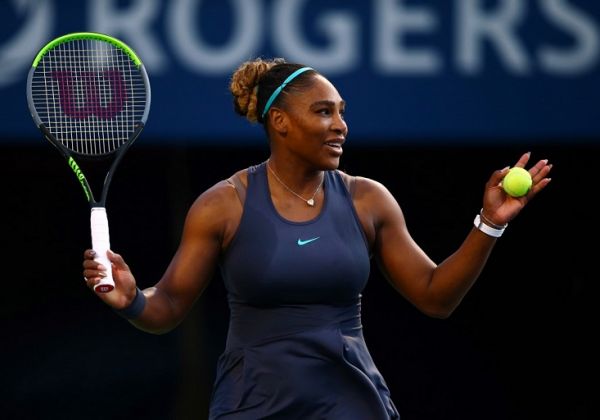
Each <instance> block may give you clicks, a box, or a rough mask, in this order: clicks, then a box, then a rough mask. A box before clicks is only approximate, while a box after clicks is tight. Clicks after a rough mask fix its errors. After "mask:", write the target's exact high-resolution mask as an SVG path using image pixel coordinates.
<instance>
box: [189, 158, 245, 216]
mask: <svg viewBox="0 0 600 420" xmlns="http://www.w3.org/2000/svg"><path fill="white" fill-rule="evenodd" d="M244 172H245V170H242V171H238V172H236V175H237V174H240V175H241V174H242V173H244ZM240 178H241V177H240ZM241 211H242V208H241V203H240V201H239V198H238V196H237V193H236V189H235V186H234V185H233V184H232V183H231V182H230V181H229V180H228V179H224V180H221V181H219V182H217V183H216V184H214V185H213V186H212V187H210V188H209V189H207V190H206V191H204V192H202V193H201V194H200V195H199V196H198V197H197V198H196V200H194V203H193V204H192V206H191V207H190V209H189V211H188V216H187V217H188V220H189V221H190V222H194V221H198V222H202V223H203V224H204V225H205V226H214V225H219V224H223V223H226V222H228V221H229V220H230V219H231V218H235V217H236V216H237V215H239V214H241Z"/></svg>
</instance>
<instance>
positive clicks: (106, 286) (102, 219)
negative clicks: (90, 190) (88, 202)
mask: <svg viewBox="0 0 600 420" xmlns="http://www.w3.org/2000/svg"><path fill="white" fill-rule="evenodd" d="M90 225H91V228H92V248H93V249H94V251H95V252H96V258H94V261H96V262H98V263H100V264H102V265H103V266H104V267H106V277H103V278H102V280H101V281H100V283H98V284H97V285H95V286H94V291H96V292H100V293H107V292H110V291H111V290H113V289H114V288H115V282H114V280H113V277H112V268H111V267H112V266H111V264H110V261H109V260H108V256H107V251H108V250H109V249H110V238H109V235H108V218H107V217H106V209H105V208H104V207H92V212H91V217H90Z"/></svg>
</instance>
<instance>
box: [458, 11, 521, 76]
mask: <svg viewBox="0 0 600 420" xmlns="http://www.w3.org/2000/svg"><path fill="white" fill-rule="evenodd" d="M482 2H483V0H458V2H457V3H458V5H457V6H458V7H457V13H456V18H457V19H456V22H455V28H456V40H457V42H456V43H457V55H456V61H457V65H458V67H459V68H460V69H461V70H463V71H464V72H465V73H468V74H476V73H480V72H481V68H482V61H483V51H482V45H483V41H484V40H488V41H490V43H491V44H492V45H494V46H495V47H496V51H497V52H498V56H499V58H500V59H501V61H502V62H503V63H504V65H505V66H506V67H507V68H508V69H509V70H510V71H511V72H512V73H515V74H526V73H528V72H529V70H530V64H529V59H528V57H527V53H526V51H525V49H524V48H523V46H522V45H521V43H520V42H519V39H518V37H517V36H516V34H515V32H516V27H517V25H520V24H521V23H522V21H523V17H524V11H525V9H524V7H525V2H524V1H523V0H502V1H499V2H497V6H496V10H495V11H494V12H493V13H487V14H484V13H483V11H482V8H483V7H482Z"/></svg>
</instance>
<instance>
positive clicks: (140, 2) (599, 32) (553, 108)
mask: <svg viewBox="0 0 600 420" xmlns="http://www.w3.org/2000/svg"><path fill="white" fill-rule="evenodd" d="M0 22H1V24H0V97H1V98H2V100H1V102H0V119H1V120H0V121H1V124H0V141H1V143H0V144H8V143H15V142H21V143H22V142H32V143H33V142H34V141H36V140H35V139H38V140H37V141H39V134H38V132H37V130H36V128H35V126H34V125H33V122H32V120H31V117H30V115H29V111H28V109H27V102H26V98H25V82H26V77H27V72H28V70H29V67H30V66H31V63H32V61H33V58H34V56H35V55H36V53H37V51H38V50H39V49H40V48H41V47H42V46H43V45H44V44H45V43H47V42H48V41H49V40H51V39H52V38H54V37H56V36H59V35H63V34H65V33H69V32H76V31H94V32H102V33H106V34H109V35H111V36H114V37H117V38H119V39H121V40H123V41H124V42H125V43H127V44H128V45H130V46H131V47H132V48H133V49H134V50H135V51H136V53H137V54H138V55H139V56H140V58H141V59H142V61H144V63H145V64H146V67H147V69H148V72H149V75H150V81H151V85H152V98H153V101H152V109H151V111H150V117H149V120H148V124H147V127H146V129H145V131H144V133H143V135H142V137H143V139H144V140H143V141H144V142H151V143H154V142H156V143H162V142H170V143H172V142H188V143H193V144H208V143H213V144H220V145H227V144H253V143H254V144H256V143H258V142H262V141H264V133H263V131H262V128H261V127H258V126H256V127H253V126H252V125H251V124H249V123H248V122H246V121H245V120H244V119H243V118H241V117H239V116H237V115H236V114H235V113H234V111H233V106H232V100H231V96H230V94H229V92H228V82H229V78H230V76H231V73H232V72H233V70H234V69H235V68H236V67H237V66H238V65H239V64H240V63H242V62H243V61H245V60H248V59H251V58H254V57H256V56H262V57H285V58H286V59H287V60H288V61H294V62H300V63H303V64H306V65H309V66H312V67H314V68H316V69H317V70H319V71H320V72H321V73H323V74H324V75H325V76H326V77H328V78H329V79H330V80H331V81H332V82H333V83H334V84H335V85H336V86H337V88H338V90H339V91H340V93H341V95H342V97H343V98H344V99H345V100H346V101H347V103H348V107H347V121H348V125H349V128H350V137H351V138H352V139H353V140H355V141H357V142H359V143H361V144H364V145H376V144H405V143H416V142H427V143H446V144H448V143H464V142H469V141H476V142H495V141H507V140H508V141H516V142H518V141H527V142H529V143H531V141H539V142H542V141H548V140H556V139H559V140H560V141H566V140H569V139H576V140H582V139H583V140H586V141H588V140H589V141H598V140H600V108H599V107H598V99H597V98H598V95H599V93H600V92H599V87H600V71H599V70H600V2H598V1H595V0H589V1H584V0H536V1H534V0H421V1H416V0H373V1H360V0H357V1H349V0H337V1H336V0H272V1H268V0H204V1H202V0H171V1H168V0H129V1H119V0H87V1H76V0H73V1H64V0H61V1H58V0H5V1H2V2H0Z"/></svg>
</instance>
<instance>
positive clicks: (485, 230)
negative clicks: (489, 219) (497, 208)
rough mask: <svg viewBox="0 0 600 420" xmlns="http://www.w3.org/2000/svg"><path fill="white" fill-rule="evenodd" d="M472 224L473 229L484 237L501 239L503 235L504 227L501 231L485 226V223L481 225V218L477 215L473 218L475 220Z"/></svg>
mask: <svg viewBox="0 0 600 420" xmlns="http://www.w3.org/2000/svg"><path fill="white" fill-rule="evenodd" d="M473 224H474V225H475V227H476V228H477V229H479V230H480V231H482V232H483V233H485V234H486V235H489V236H493V237H494V238H499V237H501V236H502V234H503V233H504V229H506V227H504V228H502V229H496V228H493V227H491V226H488V225H486V224H485V223H483V220H481V216H479V215H477V216H475V220H474V221H473Z"/></svg>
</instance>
